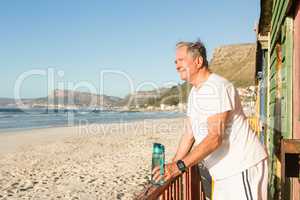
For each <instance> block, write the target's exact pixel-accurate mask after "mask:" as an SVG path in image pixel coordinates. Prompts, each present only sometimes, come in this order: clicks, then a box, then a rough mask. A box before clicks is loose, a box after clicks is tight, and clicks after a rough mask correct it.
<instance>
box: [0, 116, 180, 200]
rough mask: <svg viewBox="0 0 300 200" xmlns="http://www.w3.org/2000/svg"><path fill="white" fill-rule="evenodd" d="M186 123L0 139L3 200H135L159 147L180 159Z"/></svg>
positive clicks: (76, 129) (62, 130)
mask: <svg viewBox="0 0 300 200" xmlns="http://www.w3.org/2000/svg"><path fill="white" fill-rule="evenodd" d="M183 123H184V119H183V118H173V119H155V120H149V119H148V120H143V121H136V122H128V123H119V124H118V123H115V124H91V125H85V126H74V127H62V128H46V129H35V130H26V131H16V132H9V133H1V134H0V199H132V198H133V197H134V194H136V193H137V192H139V191H141V190H142V189H143V188H144V185H145V184H146V183H147V182H148V181H149V179H150V171H151V169H150V168H151V153H152V144H153V143H154V142H160V143H163V144H164V145H165V146H166V160H170V159H171V158H172V156H173V155H174V153H175V150H176V147H177V145H178V142H179V139H180V137H181V134H182V131H183Z"/></svg>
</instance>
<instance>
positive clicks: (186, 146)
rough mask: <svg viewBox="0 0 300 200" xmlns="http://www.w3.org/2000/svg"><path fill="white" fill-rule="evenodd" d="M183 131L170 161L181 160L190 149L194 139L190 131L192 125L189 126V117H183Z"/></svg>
mask: <svg viewBox="0 0 300 200" xmlns="http://www.w3.org/2000/svg"><path fill="white" fill-rule="evenodd" d="M184 127H185V130H184V133H183V134H182V136H181V139H180V142H179V145H178V148H177V152H176V154H175V156H174V158H173V159H172V162H176V161H177V160H181V159H183V158H184V157H185V156H186V155H187V154H188V153H189V152H190V150H191V148H192V146H193V144H194V142H195V139H194V135H193V132H192V127H191V120H190V118H188V119H185V121H184Z"/></svg>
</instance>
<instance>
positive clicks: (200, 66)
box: [197, 56, 203, 68]
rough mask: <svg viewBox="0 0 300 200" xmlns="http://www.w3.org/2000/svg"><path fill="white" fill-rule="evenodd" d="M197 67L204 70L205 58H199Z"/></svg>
mask: <svg viewBox="0 0 300 200" xmlns="http://www.w3.org/2000/svg"><path fill="white" fill-rule="evenodd" d="M197 66H198V68H202V66H203V58H202V56H199V57H198V58H197Z"/></svg>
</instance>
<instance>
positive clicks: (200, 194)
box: [135, 165, 205, 200]
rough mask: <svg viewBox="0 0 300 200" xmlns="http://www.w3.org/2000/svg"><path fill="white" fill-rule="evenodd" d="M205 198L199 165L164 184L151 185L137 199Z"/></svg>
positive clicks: (180, 199)
mask: <svg viewBox="0 0 300 200" xmlns="http://www.w3.org/2000/svg"><path fill="white" fill-rule="evenodd" d="M157 199H159V200H205V196H204V190H203V185H202V183H201V176H200V173H199V169H198V166H197V165H195V166H193V167H190V168H189V169H188V170H187V171H186V172H185V173H183V174H182V175H179V176H177V177H175V178H174V179H172V180H169V181H168V182H167V183H165V184H164V185H162V186H159V187H157V186H153V185H150V186H149V187H147V188H146V189H145V190H144V191H143V192H141V193H140V194H139V195H138V196H137V197H136V198H135V200H157Z"/></svg>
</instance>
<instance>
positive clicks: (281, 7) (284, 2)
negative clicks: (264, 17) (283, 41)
mask: <svg viewBox="0 0 300 200" xmlns="http://www.w3.org/2000/svg"><path fill="white" fill-rule="evenodd" d="M290 6H291V0H281V1H280V2H279V4H278V6H277V8H275V10H277V12H278V15H276V14H275V13H274V14H275V16H274V15H273V16H272V19H273V17H275V18H274V20H272V21H273V23H271V29H272V31H271V49H272V50H274V47H275V43H276V40H277V38H278V36H279V31H280V28H281V25H282V23H283V21H284V17H285V15H286V13H287V12H288V9H289V8H290Z"/></svg>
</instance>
